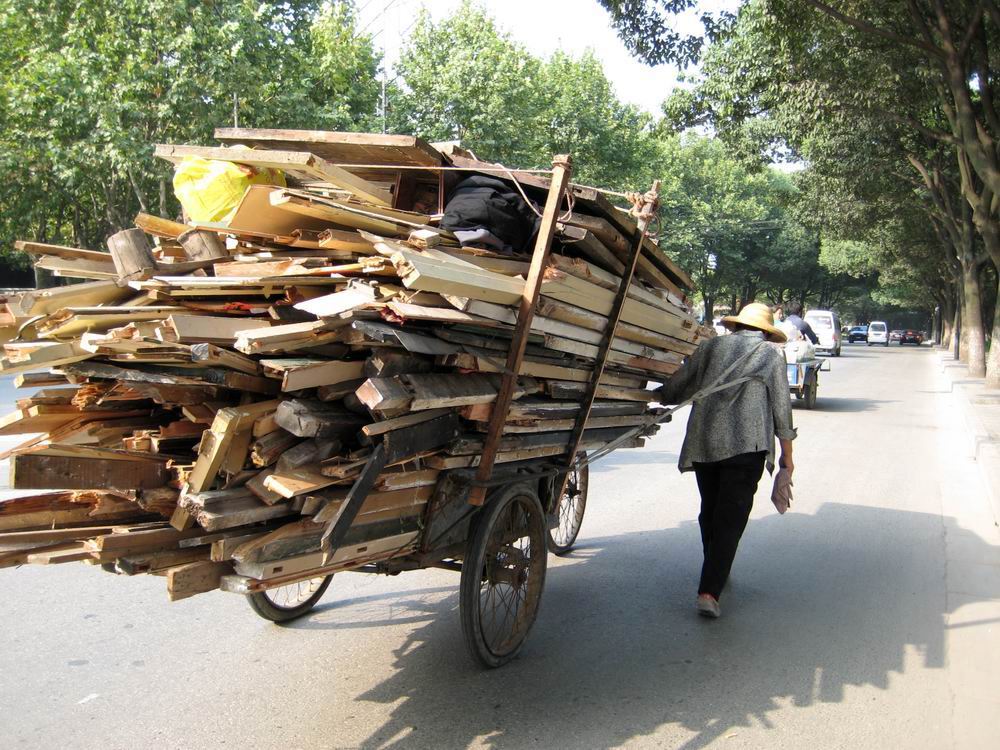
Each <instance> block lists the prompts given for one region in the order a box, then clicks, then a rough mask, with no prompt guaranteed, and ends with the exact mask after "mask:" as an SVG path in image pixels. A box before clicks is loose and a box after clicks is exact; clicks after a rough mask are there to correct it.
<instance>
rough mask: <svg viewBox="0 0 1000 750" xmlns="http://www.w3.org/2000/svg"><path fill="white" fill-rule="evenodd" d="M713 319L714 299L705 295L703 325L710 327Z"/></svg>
mask: <svg viewBox="0 0 1000 750" xmlns="http://www.w3.org/2000/svg"><path fill="white" fill-rule="evenodd" d="M714 319H715V298H714V297H713V296H712V295H710V294H706V295H705V325H709V326H710V325H712V321H713V320H714Z"/></svg>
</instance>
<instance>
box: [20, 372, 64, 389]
mask: <svg viewBox="0 0 1000 750" xmlns="http://www.w3.org/2000/svg"><path fill="white" fill-rule="evenodd" d="M47 385H69V380H68V379H67V378H66V376H65V375H63V374H62V373H56V372H51V371H50V372H22V373H21V374H20V375H17V376H15V378H14V387H15V388H40V387H42V386H47Z"/></svg>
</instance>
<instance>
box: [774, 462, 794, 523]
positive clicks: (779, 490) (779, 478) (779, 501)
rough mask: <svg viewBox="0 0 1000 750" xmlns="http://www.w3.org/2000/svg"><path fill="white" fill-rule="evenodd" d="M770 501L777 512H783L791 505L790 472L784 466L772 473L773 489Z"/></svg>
mask: <svg viewBox="0 0 1000 750" xmlns="http://www.w3.org/2000/svg"><path fill="white" fill-rule="evenodd" d="M771 502H772V503H774V507H775V508H777V510H778V513H784V512H785V511H786V510H788V509H789V508H790V507H791V506H792V473H791V472H790V471H789V470H788V469H785V468H781V469H779V470H778V473H777V474H775V475H774V489H772V490H771Z"/></svg>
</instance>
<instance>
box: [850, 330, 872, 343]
mask: <svg viewBox="0 0 1000 750" xmlns="http://www.w3.org/2000/svg"><path fill="white" fill-rule="evenodd" d="M867 340H868V326H854V328H852V329H851V330H850V331H848V333H847V343H848V344H853V343H854V342H855V341H867Z"/></svg>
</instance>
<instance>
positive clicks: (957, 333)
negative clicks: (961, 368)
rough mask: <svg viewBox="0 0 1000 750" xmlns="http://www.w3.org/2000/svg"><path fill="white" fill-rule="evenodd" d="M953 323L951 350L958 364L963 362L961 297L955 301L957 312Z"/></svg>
mask: <svg viewBox="0 0 1000 750" xmlns="http://www.w3.org/2000/svg"><path fill="white" fill-rule="evenodd" d="M953 321H954V322H953V323H952V326H951V345H952V346H951V348H952V355H953V356H954V357H955V361H956V362H960V361H961V354H962V349H961V346H962V298H961V296H960V295H959V296H958V298H957V299H956V300H955V312H954V317H953Z"/></svg>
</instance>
